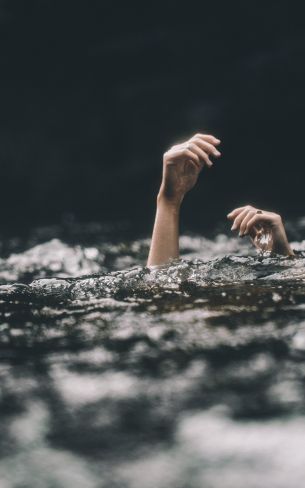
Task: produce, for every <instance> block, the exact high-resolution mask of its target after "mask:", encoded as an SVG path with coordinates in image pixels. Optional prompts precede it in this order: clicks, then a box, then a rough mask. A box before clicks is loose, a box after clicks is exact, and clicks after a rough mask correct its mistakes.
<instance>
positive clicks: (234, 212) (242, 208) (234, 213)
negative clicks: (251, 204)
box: [227, 206, 246, 220]
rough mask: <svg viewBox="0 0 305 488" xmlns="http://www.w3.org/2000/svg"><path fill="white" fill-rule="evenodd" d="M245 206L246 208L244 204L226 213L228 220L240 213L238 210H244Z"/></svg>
mask: <svg viewBox="0 0 305 488" xmlns="http://www.w3.org/2000/svg"><path fill="white" fill-rule="evenodd" d="M245 208H246V206H243V207H238V208H235V209H234V210H232V212H230V213H228V215H227V218H228V219H229V220H233V219H235V218H236V217H237V215H239V214H240V212H242V211H243V210H245Z"/></svg>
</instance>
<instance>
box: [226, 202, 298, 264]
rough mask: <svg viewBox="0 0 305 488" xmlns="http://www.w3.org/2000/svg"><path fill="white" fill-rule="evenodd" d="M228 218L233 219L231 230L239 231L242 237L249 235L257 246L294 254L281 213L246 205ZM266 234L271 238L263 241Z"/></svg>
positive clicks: (286, 254)
mask: <svg viewBox="0 0 305 488" xmlns="http://www.w3.org/2000/svg"><path fill="white" fill-rule="evenodd" d="M228 219H229V220H231V221H233V225H232V227H231V230H233V231H234V230H236V231H238V232H239V236H240V237H244V236H246V235H249V236H250V237H251V239H252V242H253V244H254V245H255V246H256V247H260V248H263V250H264V251H271V252H274V253H277V254H283V255H284V256H293V255H294V253H293V251H292V249H291V247H290V245H289V242H288V239H287V235H286V231H285V227H284V225H283V221H282V218H281V216H280V215H278V214H276V213H274V212H268V211H266V210H259V209H257V208H255V207H252V206H251V205H246V206H245V207H239V208H236V209H235V210H233V211H232V212H231V213H229V214H228ZM264 235H267V236H270V239H267V240H266V241H265V242H263V240H262V237H263V236H264Z"/></svg>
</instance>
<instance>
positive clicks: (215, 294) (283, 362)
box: [0, 220, 305, 488]
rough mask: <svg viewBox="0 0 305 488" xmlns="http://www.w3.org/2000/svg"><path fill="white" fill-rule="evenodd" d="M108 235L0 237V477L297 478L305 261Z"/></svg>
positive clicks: (300, 479) (304, 375)
mask: <svg viewBox="0 0 305 488" xmlns="http://www.w3.org/2000/svg"><path fill="white" fill-rule="evenodd" d="M288 227H289V226H288ZM290 227H291V229H292V230H293V234H292V237H293V238H294V241H295V242H294V244H293V247H294V248H295V249H298V250H305V241H303V237H305V220H300V221H299V222H297V223H294V225H291V226H290ZM51 235H52V236H54V235H56V236H57V237H56V238H55V239H54V238H53V239H50V236H51ZM122 235H123V234H122V231H117V230H115V229H113V230H111V229H107V228H105V227H103V226H98V225H96V226H94V225H91V226H74V227H73V229H72V230H71V229H70V232H68V233H67V232H65V231H63V230H62V229H61V228H54V229H39V230H37V231H36V232H35V233H33V235H31V236H28V237H27V238H23V239H15V240H13V239H11V240H3V241H2V247H1V249H2V256H3V259H2V260H1V262H0V280H1V283H2V285H1V286H0V300H1V301H0V312H1V323H0V330H1V335H0V339H1V342H0V375H1V396H0V412H1V437H0V454H1V461H0V479H1V488H2V487H3V488H11V487H13V488H21V487H22V488H25V487H26V488H28V487H31V488H53V487H54V488H57V487H60V488H61V487H64V488H66V487H67V488H70V487H71V488H72V487H73V488H74V487H77V488H78V487H79V488H101V487H107V488H112V487H114V488H164V487H166V488H202V487H204V488H218V487H223V488H231V487H232V488H233V487H234V488H239V487H240V488H242V487H244V486H247V487H250V488H256V487H265V486H268V487H272V488H273V487H274V488H287V487H289V488H299V487H302V486H304V474H305V468H304V461H305V454H304V438H305V416H304V415H305V391H304V383H305V258H303V257H302V255H301V254H300V256H299V257H298V258H297V259H286V258H271V257H267V256H266V257H262V256H258V255H256V253H255V252H253V251H251V252H250V255H249V250H250V247H249V243H248V242H245V241H244V240H238V239H233V238H229V237H227V236H226V235H225V234H220V233H218V234H216V235H215V236H214V237H213V238H211V239H205V238H203V237H201V236H199V235H193V236H183V237H182V239H181V247H182V260H181V261H178V262H177V263H173V264H171V265H170V266H168V267H164V268H159V269H154V270H148V269H146V268H145V267H144V264H145V259H146V255H147V250H148V245H149V241H148V239H136V240H135V239H132V238H130V236H129V237H128V236H127V233H125V234H124V235H123V238H122ZM120 236H121V237H120ZM16 283H17V284H16Z"/></svg>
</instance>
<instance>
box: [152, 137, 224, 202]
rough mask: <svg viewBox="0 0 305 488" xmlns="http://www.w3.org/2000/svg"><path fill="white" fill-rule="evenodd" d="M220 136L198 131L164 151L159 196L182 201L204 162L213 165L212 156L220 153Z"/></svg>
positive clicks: (172, 200) (195, 180)
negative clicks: (217, 137)
mask: <svg viewBox="0 0 305 488" xmlns="http://www.w3.org/2000/svg"><path fill="white" fill-rule="evenodd" d="M219 144H220V140H219V139H216V137H214V136H211V135H204V134H196V135H195V136H193V137H192V138H191V139H189V140H188V141H186V142H184V143H182V144H176V145H175V146H173V147H172V148H171V149H169V151H167V152H166V153H165V154H164V155H163V176H162V183H161V188H160V191H159V195H158V197H159V199H160V198H162V199H164V200H166V201H168V202H171V203H174V204H180V203H181V201H182V200H183V197H184V195H185V194H186V193H187V192H188V191H189V190H191V189H192V188H193V187H194V186H195V184H196V182H197V179H198V176H199V173H200V172H201V170H202V169H203V167H204V166H207V167H208V168H210V167H211V166H212V165H213V163H212V161H211V160H210V157H211V156H214V157H216V158H218V157H219V156H220V155H221V153H220V152H219V151H218V149H217V148H216V146H218V145H219Z"/></svg>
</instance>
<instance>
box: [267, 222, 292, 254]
mask: <svg viewBox="0 0 305 488" xmlns="http://www.w3.org/2000/svg"><path fill="white" fill-rule="evenodd" d="M272 252H274V253H276V254H282V255H283V256H294V252H293V250H292V249H291V246H290V244H289V242H288V239H287V235H286V232H285V229H284V227H283V226H279V227H276V228H275V229H274V230H273V246H272Z"/></svg>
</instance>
